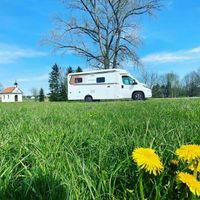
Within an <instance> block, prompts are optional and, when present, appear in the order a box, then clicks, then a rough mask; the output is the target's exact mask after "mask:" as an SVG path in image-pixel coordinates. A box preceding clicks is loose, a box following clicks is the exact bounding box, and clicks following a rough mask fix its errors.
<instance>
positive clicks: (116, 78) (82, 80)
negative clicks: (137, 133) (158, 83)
mask: <svg viewBox="0 0 200 200" xmlns="http://www.w3.org/2000/svg"><path fill="white" fill-rule="evenodd" d="M151 96H152V92H151V89H150V88H148V87H147V85H145V84H143V83H140V82H139V81H138V80H136V79H135V78H134V77H133V76H131V74H129V73H128V72H127V71H125V70H121V69H108V70H98V71H90V72H79V73H70V74H69V75H68V99H69V100H85V101H94V100H112V99H133V100H144V99H146V98H150V97H151Z"/></svg>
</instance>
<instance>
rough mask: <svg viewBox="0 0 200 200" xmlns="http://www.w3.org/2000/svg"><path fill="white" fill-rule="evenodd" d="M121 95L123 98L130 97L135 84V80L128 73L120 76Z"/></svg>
mask: <svg viewBox="0 0 200 200" xmlns="http://www.w3.org/2000/svg"><path fill="white" fill-rule="evenodd" d="M121 83H122V84H121V95H122V98H124V99H130V98H132V93H133V90H134V86H135V84H136V82H135V80H134V79H133V78H131V77H130V76H128V75H122V76H121Z"/></svg>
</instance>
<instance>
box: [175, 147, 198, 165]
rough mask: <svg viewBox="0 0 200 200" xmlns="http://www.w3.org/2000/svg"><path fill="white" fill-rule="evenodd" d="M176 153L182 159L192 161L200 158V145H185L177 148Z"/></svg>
mask: <svg viewBox="0 0 200 200" xmlns="http://www.w3.org/2000/svg"><path fill="white" fill-rule="evenodd" d="M176 154H177V156H178V158H179V159H182V160H184V161H187V162H189V163H190V162H192V161H194V160H199V159H200V145H196V144H190V145H183V146H181V147H180V148H179V149H177V150H176Z"/></svg>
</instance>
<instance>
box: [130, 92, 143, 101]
mask: <svg viewBox="0 0 200 200" xmlns="http://www.w3.org/2000/svg"><path fill="white" fill-rule="evenodd" d="M132 99H133V100H136V101H139V100H144V99H145V98H144V93H143V92H134V93H133V95H132Z"/></svg>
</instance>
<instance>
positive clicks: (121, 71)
mask: <svg viewBox="0 0 200 200" xmlns="http://www.w3.org/2000/svg"><path fill="white" fill-rule="evenodd" d="M109 72H119V73H127V71H126V70H123V69H102V70H95V71H87V72H76V73H70V74H69V75H84V74H97V73H109Z"/></svg>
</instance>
